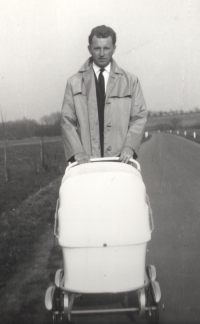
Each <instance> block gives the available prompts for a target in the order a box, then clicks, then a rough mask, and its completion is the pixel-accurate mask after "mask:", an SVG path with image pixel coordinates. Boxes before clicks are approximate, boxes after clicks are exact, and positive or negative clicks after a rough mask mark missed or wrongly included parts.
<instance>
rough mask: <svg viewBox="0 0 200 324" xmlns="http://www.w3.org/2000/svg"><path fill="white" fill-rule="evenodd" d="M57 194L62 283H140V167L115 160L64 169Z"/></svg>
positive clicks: (143, 214) (76, 287) (90, 288)
mask: <svg viewBox="0 0 200 324" xmlns="http://www.w3.org/2000/svg"><path fill="white" fill-rule="evenodd" d="M59 197H60V202H59V210H58V224H59V225H58V241H59V244H60V245H61V246H62V249H63V258H64V273H66V275H65V279H64V287H65V288H66V289H68V290H69V291H75V292H81V293H106V292H111V293H116V292H124V291H130V290H135V289H138V288H139V287H141V286H143V285H144V281H145V256H146V245H147V242H148V241H149V240H150V238H151V228H150V219H149V206H148V204H147V199H146V190H145V186H144V183H143V181H142V177H141V174H140V172H139V171H138V170H137V169H135V168H134V167H132V166H131V165H127V164H124V163H116V162H114V161H113V162H109V161H106V162H93V163H87V164H82V165H80V166H78V167H73V168H70V170H67V171H66V173H65V175H64V178H63V180H62V185H61V188H60V194H59Z"/></svg>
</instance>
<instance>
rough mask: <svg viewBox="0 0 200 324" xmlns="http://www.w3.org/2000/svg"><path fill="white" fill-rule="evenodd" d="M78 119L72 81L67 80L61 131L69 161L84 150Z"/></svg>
mask: <svg viewBox="0 0 200 324" xmlns="http://www.w3.org/2000/svg"><path fill="white" fill-rule="evenodd" d="M77 125H78V120H77V116H76V110H75V104H74V98H73V94H72V89H71V85H70V82H67V86H66V89H65V95H64V100H63V106H62V112H61V132H62V138H63V144H64V150H65V156H66V159H67V161H69V160H70V159H71V158H72V157H73V156H74V155H75V154H77V153H80V152H84V150H83V146H82V144H81V141H80V138H79V136H78V133H77Z"/></svg>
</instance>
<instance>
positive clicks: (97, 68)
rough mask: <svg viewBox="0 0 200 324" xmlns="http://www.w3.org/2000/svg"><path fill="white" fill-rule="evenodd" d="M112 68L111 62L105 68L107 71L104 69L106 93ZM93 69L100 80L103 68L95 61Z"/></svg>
mask: <svg viewBox="0 0 200 324" xmlns="http://www.w3.org/2000/svg"><path fill="white" fill-rule="evenodd" d="M110 69H111V63H109V64H108V65H107V66H106V67H105V68H104V70H105V71H103V76H104V82H105V93H106V88H107V84H108V79H109V75H110ZM93 70H94V72H95V74H96V77H97V80H98V78H99V73H100V70H101V68H100V67H99V66H97V65H96V64H95V63H94V62H93Z"/></svg>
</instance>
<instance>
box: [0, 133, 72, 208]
mask: <svg viewBox="0 0 200 324" xmlns="http://www.w3.org/2000/svg"><path fill="white" fill-rule="evenodd" d="M43 147H44V152H43V154H44V166H42V163H41V146H40V145H39V143H32V142H31V141H30V142H29V143H28V142H27V143H21V145H14V146H8V148H7V170H8V182H5V167H4V156H3V148H2V147H0V214H1V213H4V212H6V211H10V210H14V209H15V208H16V207H17V206H18V205H19V204H20V203H21V202H22V201H23V200H24V199H26V198H28V197H29V195H31V194H33V193H35V192H37V191H38V190H39V189H40V188H43V187H44V186H45V185H47V184H48V183H49V182H50V181H52V180H53V179H56V178H57V177H58V176H59V175H61V174H63V173H64V170H65V168H66V161H65V156H64V149H63V144H62V141H61V138H60V140H57V141H54V142H44V145H43Z"/></svg>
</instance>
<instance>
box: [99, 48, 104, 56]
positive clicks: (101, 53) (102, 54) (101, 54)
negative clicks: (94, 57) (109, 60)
mask: <svg viewBox="0 0 200 324" xmlns="http://www.w3.org/2000/svg"><path fill="white" fill-rule="evenodd" d="M100 56H104V50H103V48H101V50H100Z"/></svg>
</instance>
